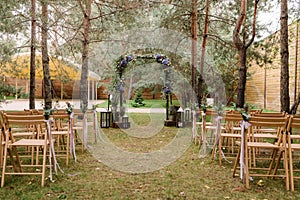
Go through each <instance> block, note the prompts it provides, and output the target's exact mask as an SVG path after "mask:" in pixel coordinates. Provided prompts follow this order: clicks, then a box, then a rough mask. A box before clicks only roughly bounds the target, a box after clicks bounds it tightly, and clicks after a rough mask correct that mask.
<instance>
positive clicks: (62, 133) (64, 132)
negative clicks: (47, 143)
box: [51, 131, 69, 135]
mask: <svg viewBox="0 0 300 200" xmlns="http://www.w3.org/2000/svg"><path fill="white" fill-rule="evenodd" d="M68 134H69V131H51V135H68Z"/></svg>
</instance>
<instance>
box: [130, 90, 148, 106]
mask: <svg viewBox="0 0 300 200" xmlns="http://www.w3.org/2000/svg"><path fill="white" fill-rule="evenodd" d="M131 105H132V106H133V107H142V106H145V103H144V99H143V95H142V90H141V89H138V90H137V91H136V93H135V95H134V101H133V102H132V103H131Z"/></svg>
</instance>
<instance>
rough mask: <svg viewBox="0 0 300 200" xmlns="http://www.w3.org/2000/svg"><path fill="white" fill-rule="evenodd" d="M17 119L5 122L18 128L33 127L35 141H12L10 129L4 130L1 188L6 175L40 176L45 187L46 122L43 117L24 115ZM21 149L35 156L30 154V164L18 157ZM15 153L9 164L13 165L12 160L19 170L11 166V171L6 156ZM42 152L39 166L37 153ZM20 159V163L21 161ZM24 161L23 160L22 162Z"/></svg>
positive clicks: (24, 139)
mask: <svg viewBox="0 0 300 200" xmlns="http://www.w3.org/2000/svg"><path fill="white" fill-rule="evenodd" d="M17 117H18V118H13V117H11V118H10V117H8V118H7V122H8V123H9V126H11V125H18V126H25V127H26V126H32V127H34V128H33V130H34V131H35V132H36V134H35V135H36V138H35V139H27V138H22V139H19V140H15V139H14V134H13V132H12V129H11V128H9V129H4V132H5V148H4V160H3V167H2V179H1V187H3V186H4V183H5V176H6V175H41V176H42V181H41V185H42V186H44V185H45V172H46V158H47V157H46V156H47V151H48V145H49V142H48V133H45V132H44V128H45V127H46V122H45V120H44V116H42V115H40V116H35V115H25V116H17ZM22 148H26V149H28V148H31V149H32V153H33V154H36V156H34V155H33V154H32V156H31V157H29V158H30V159H31V163H29V162H28V161H29V160H28V159H29V158H28V157H24V158H22V157H20V156H19V150H20V149H22ZM12 151H13V152H14V153H15V158H14V157H13V156H11V155H10V162H11V163H12V164H13V163H14V159H16V162H17V163H18V166H19V169H17V168H16V167H14V166H13V168H12V169H11V168H10V167H9V166H8V165H7V163H8V160H9V159H8V154H10V153H9V152H12ZM40 151H42V164H40V162H39V159H40V156H39V155H40V154H39V152H40ZM21 159H22V161H21ZM24 159H25V160H24ZM33 159H35V162H34V161H33Z"/></svg>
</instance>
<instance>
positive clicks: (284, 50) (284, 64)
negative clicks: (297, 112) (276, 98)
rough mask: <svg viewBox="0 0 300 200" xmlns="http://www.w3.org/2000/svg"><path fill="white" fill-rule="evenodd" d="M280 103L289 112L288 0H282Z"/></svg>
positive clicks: (282, 109)
mask: <svg viewBox="0 0 300 200" xmlns="http://www.w3.org/2000/svg"><path fill="white" fill-rule="evenodd" d="M280 27H281V28H280V55H281V58H280V61H281V75H280V103H281V111H285V112H289V111H290V110H289V109H290V96H289V48H288V45H289V44H288V7H287V0H281V14H280Z"/></svg>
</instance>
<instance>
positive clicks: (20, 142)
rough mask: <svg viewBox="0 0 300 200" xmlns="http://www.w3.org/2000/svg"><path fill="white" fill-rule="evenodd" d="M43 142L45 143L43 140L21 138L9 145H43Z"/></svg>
mask: <svg viewBox="0 0 300 200" xmlns="http://www.w3.org/2000/svg"><path fill="white" fill-rule="evenodd" d="M44 144H45V141H44V140H33V139H21V140H18V141H16V142H14V143H13V144H10V145H11V146H43V145H44Z"/></svg>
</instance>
